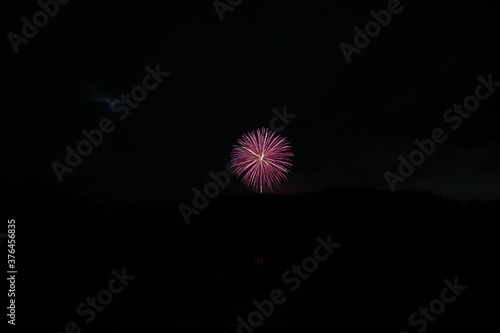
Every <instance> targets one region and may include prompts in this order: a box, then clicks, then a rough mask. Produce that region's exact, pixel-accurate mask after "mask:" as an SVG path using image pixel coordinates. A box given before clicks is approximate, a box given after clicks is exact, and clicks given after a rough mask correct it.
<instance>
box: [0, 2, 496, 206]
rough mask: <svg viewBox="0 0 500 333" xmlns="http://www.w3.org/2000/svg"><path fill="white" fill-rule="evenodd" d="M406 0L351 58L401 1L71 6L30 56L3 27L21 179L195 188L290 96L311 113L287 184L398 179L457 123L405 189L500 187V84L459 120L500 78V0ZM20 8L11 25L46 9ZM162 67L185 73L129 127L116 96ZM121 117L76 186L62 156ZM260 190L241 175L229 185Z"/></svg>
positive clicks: (89, 186) (164, 192)
mask: <svg viewBox="0 0 500 333" xmlns="http://www.w3.org/2000/svg"><path fill="white" fill-rule="evenodd" d="M401 3H402V5H403V7H404V9H403V11H402V12H401V13H400V14H397V15H394V16H393V17H392V21H391V22H390V24H389V25H388V26H387V27H386V28H383V29H382V31H381V32H380V34H379V35H378V36H376V37H374V38H373V39H372V40H371V42H370V44H369V45H368V46H367V47H366V48H364V49H363V50H362V51H361V53H360V54H357V55H356V54H355V55H353V57H352V63H350V64H348V63H347V62H346V59H345V58H344V56H343V54H342V51H341V49H340V47H339V43H341V42H342V41H344V42H347V43H349V44H353V38H354V34H355V32H354V30H353V28H354V27H355V26H359V27H361V28H364V25H365V24H366V23H367V22H369V21H370V20H372V17H371V16H370V11H371V10H375V11H379V10H381V9H385V8H386V6H387V1H348V0H343V1H307V2H305V1H291V2H273V3H269V1H260V0H245V1H243V2H242V3H241V4H240V5H239V6H237V7H236V8H234V10H233V12H226V13H225V19H224V21H223V22H221V21H220V20H219V17H218V16H217V13H216V11H215V9H214V8H213V5H212V2H211V1H210V0H207V1H154V2H153V1H141V2H124V1H81V0H72V1H71V2H70V3H68V4H67V5H63V6H61V8H60V10H59V13H58V14H57V15H56V16H55V17H54V18H51V19H50V20H49V22H48V24H47V25H46V26H45V27H43V28H40V31H39V33H38V34H37V35H36V36H35V37H34V38H32V39H31V40H30V41H29V43H28V44H26V45H20V47H19V49H20V51H19V53H18V54H15V53H14V51H13V49H12V47H11V45H10V42H9V40H8V38H7V37H5V38H4V46H5V48H4V50H5V52H6V54H7V56H6V60H4V62H6V65H7V69H6V71H5V73H4V75H3V77H4V78H5V79H6V85H5V86H6V88H7V98H6V101H5V102H4V113H3V115H4V117H6V119H7V120H6V124H7V126H6V127H7V128H6V129H5V130H4V131H3V134H4V137H5V139H4V143H6V144H5V146H6V147H5V148H4V152H5V153H4V159H3V168H4V170H5V171H4V175H6V176H7V177H8V178H10V179H13V180H14V182H16V183H27V182H30V181H32V179H33V178H34V179H37V180H42V181H48V182H51V183H53V184H57V185H58V186H61V187H62V188H65V189H69V190H71V191H72V192H74V193H76V194H77V195H80V196H85V197H88V198H89V199H90V200H91V201H96V202H103V203H128V202H142V201H150V200H161V199H179V198H188V197H189V196H190V195H191V189H192V188H193V187H198V188H201V187H202V186H203V185H204V184H205V183H206V182H208V181H209V180H210V178H209V176H208V173H209V172H210V171H219V170H223V169H224V168H225V165H226V163H227V162H228V160H229V154H230V152H231V147H232V145H233V144H235V143H236V140H237V139H238V138H239V137H240V136H241V135H242V134H243V133H245V132H247V131H250V130H253V129H256V128H258V127H261V126H266V127H268V126H269V121H270V119H271V118H272V117H273V116H274V115H273V113H272V110H273V108H277V109H279V110H282V108H283V106H285V105H286V106H287V110H288V112H289V113H293V114H295V115H297V117H296V118H295V119H293V120H292V121H291V122H290V124H289V125H288V126H287V127H286V128H285V129H284V131H283V132H282V134H283V135H285V136H286V137H287V138H288V139H289V141H290V142H291V143H292V146H293V152H294V154H295V155H296V156H295V157H294V159H293V163H294V167H293V169H292V173H291V174H290V179H289V181H288V182H286V183H284V184H283V186H282V188H281V189H280V190H279V191H278V192H280V193H289V192H300V191H307V190H316V189H322V188H324V187H326V186H347V187H369V188H377V189H388V186H387V182H386V180H385V178H384V176H383V174H384V172H385V171H387V170H389V171H391V172H397V168H398V164H399V161H398V160H397V157H398V155H400V154H402V155H403V156H406V157H407V156H408V155H409V153H410V152H411V151H412V150H413V149H415V148H416V146H415V144H414V143H413V141H414V140H415V139H420V140H422V139H425V138H428V137H430V133H431V132H432V130H433V129H434V128H437V127H441V128H443V129H445V131H446V133H447V134H449V138H448V140H447V141H446V142H445V143H443V144H441V145H438V146H437V148H436V151H435V153H434V154H433V155H432V156H430V157H428V158H427V159H426V161H425V163H424V164H423V165H421V166H419V167H417V168H416V171H415V173H414V174H413V175H411V176H410V177H409V178H408V179H407V180H406V181H405V183H403V184H398V185H397V186H396V190H430V191H433V192H435V193H438V194H442V195H445V196H447V197H451V198H454V199H460V200H470V199H486V200H491V199H500V190H499V185H500V148H499V147H500V146H499V144H500V133H499V131H498V124H499V120H500V111H499V110H500V109H499V105H500V103H499V101H500V96H499V94H500V88H498V90H499V91H497V92H496V93H493V94H491V97H490V98H489V99H487V100H485V101H483V102H481V105H480V107H479V109H478V110H477V111H476V112H474V113H473V114H472V115H471V116H470V118H468V119H465V120H464V121H463V124H462V126H461V127H460V128H459V129H457V130H455V131H453V130H451V129H450V126H449V124H446V123H445V122H444V121H443V113H444V112H445V111H446V110H447V109H448V108H450V107H452V106H453V104H454V103H462V102H463V100H464V98H465V97H467V96H469V95H472V94H474V91H475V88H476V86H477V85H478V83H479V82H478V80H477V77H478V76H479V75H483V76H484V77H487V76H488V75H489V74H490V73H491V74H492V75H493V79H494V80H495V79H496V81H500V66H499V59H500V46H499V43H498V41H499V39H498V36H499V32H500V29H499V28H500V21H499V20H498V15H499V14H500V4H498V3H496V2H494V1H453V2H451V1H450V2H431V1H423V0H419V1H412V2H409V1H402V2H401ZM3 7H4V8H3V12H4V13H8V18H7V19H6V20H4V21H5V22H6V28H4V33H5V36H6V35H7V33H9V32H14V33H17V34H20V30H21V26H22V22H21V18H22V17H23V16H27V17H31V16H32V15H33V13H35V12H36V11H38V10H39V7H38V5H37V2H36V1H23V2H20V3H17V2H16V3H15V4H14V3H8V4H7V3H5V4H3ZM156 64H160V67H161V69H162V70H163V71H166V72H169V73H170V76H169V77H168V78H166V79H165V80H164V82H162V83H161V85H160V86H159V87H158V88H157V89H155V90H153V91H152V92H150V93H149V95H148V98H147V99H146V100H145V101H144V102H141V104H140V106H139V107H138V108H137V109H135V110H132V112H131V114H130V116H129V117H128V118H127V119H126V120H124V121H121V120H120V119H119V118H118V116H117V115H116V114H114V113H112V112H111V111H110V110H109V108H108V102H106V100H108V101H110V100H113V99H115V98H118V97H119V96H120V95H121V94H122V93H129V92H130V90H131V89H132V88H133V87H134V86H136V85H138V84H141V83H142V79H143V77H144V75H145V74H146V72H145V67H146V66H148V65H149V66H151V67H155V66H156ZM7 106H8V107H7ZM105 117H109V118H110V119H112V120H113V123H114V124H115V125H116V129H115V131H114V132H113V133H111V134H105V135H104V139H103V143H102V144H101V145H100V146H98V147H95V148H94V151H93V152H92V154H90V155H89V156H87V157H84V159H83V162H82V163H81V164H80V165H79V166H78V167H76V168H75V169H74V171H73V172H72V173H71V174H65V175H64V181H63V182H62V183H61V184H59V182H58V180H57V177H56V176H55V174H54V172H53V170H52V167H51V163H52V162H53V161H54V160H57V161H59V162H64V158H65V154H66V151H65V146H66V145H70V146H72V147H75V146H76V144H77V143H78V142H79V141H80V140H82V139H84V137H83V135H82V134H81V131H82V130H83V129H87V130H90V129H93V128H97V127H98V124H99V122H100V120H101V119H102V118H105ZM247 191H248V190H247V189H246V188H245V187H244V186H243V185H242V184H241V182H240V181H239V180H238V181H235V179H234V178H233V181H232V182H231V185H230V187H229V188H228V189H226V190H225V192H224V193H244V192H247Z"/></svg>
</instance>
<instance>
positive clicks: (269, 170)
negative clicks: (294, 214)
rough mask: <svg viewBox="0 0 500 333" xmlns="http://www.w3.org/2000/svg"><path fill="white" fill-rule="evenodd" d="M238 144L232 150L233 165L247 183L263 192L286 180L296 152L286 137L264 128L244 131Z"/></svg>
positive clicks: (238, 174) (237, 173)
mask: <svg viewBox="0 0 500 333" xmlns="http://www.w3.org/2000/svg"><path fill="white" fill-rule="evenodd" d="M237 143H238V144H237V145H235V146H233V147H234V148H233V151H232V152H231V166H232V169H233V170H234V172H235V173H236V175H237V176H238V177H240V176H242V180H243V183H244V184H245V185H246V186H248V187H250V188H252V189H254V190H255V191H259V192H261V193H262V191H263V190H272V189H273V188H275V187H277V186H278V185H279V184H280V183H281V182H282V181H283V180H285V179H286V175H287V173H288V172H289V169H290V167H291V166H292V163H290V157H292V156H294V155H293V153H292V152H291V151H290V149H291V146H290V143H288V141H287V140H286V138H285V137H283V136H281V135H279V134H277V133H276V132H273V131H271V130H270V129H267V128H261V129H257V130H256V131H251V132H248V133H247V134H243V136H242V137H241V139H239V140H238V141H237Z"/></svg>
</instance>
